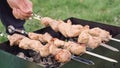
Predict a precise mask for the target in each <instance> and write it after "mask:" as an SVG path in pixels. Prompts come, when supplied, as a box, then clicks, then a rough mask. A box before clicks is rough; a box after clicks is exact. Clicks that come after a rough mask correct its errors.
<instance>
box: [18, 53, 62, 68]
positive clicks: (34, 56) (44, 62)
mask: <svg viewBox="0 0 120 68" xmlns="http://www.w3.org/2000/svg"><path fill="white" fill-rule="evenodd" d="M17 56H18V57H20V58H22V59H24V60H27V61H30V62H35V63H36V64H38V65H40V66H43V67H44V68H60V67H61V66H62V65H64V63H60V62H57V61H56V60H55V59H54V56H53V55H50V56H48V57H41V56H40V54H39V53H37V52H35V51H29V56H26V55H25V54H24V53H23V52H19V53H18V54H17Z"/></svg>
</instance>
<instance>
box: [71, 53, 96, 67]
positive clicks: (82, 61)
mask: <svg viewBox="0 0 120 68" xmlns="http://www.w3.org/2000/svg"><path fill="white" fill-rule="evenodd" d="M71 58H72V59H73V60H75V61H78V62H81V63H84V64H87V65H94V64H95V63H94V62H93V61H91V60H86V59H84V58H81V57H79V56H74V55H72V56H71Z"/></svg>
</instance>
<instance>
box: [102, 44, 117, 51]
mask: <svg viewBox="0 0 120 68" xmlns="http://www.w3.org/2000/svg"><path fill="white" fill-rule="evenodd" d="M100 46H103V47H105V48H107V49H110V50H112V51H116V52H119V50H118V49H117V48H114V47H112V46H110V45H107V44H104V43H101V44H100Z"/></svg>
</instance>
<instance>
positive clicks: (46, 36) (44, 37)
mask: <svg viewBox="0 0 120 68" xmlns="http://www.w3.org/2000/svg"><path fill="white" fill-rule="evenodd" d="M52 38H53V37H52V36H51V35H50V34H49V33H45V34H43V41H44V42H48V43H49V42H50V41H51V40H52ZM39 39H40V38H39Z"/></svg>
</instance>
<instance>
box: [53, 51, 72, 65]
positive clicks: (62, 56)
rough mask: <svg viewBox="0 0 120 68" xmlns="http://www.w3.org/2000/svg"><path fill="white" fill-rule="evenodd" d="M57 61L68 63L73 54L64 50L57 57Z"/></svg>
mask: <svg viewBox="0 0 120 68" xmlns="http://www.w3.org/2000/svg"><path fill="white" fill-rule="evenodd" d="M55 59H56V60H57V61H58V62H62V63H65V62H68V61H70V60H71V53H70V52H69V51H68V50H65V49H62V50H61V51H59V52H58V53H57V54H56V55H55Z"/></svg>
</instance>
